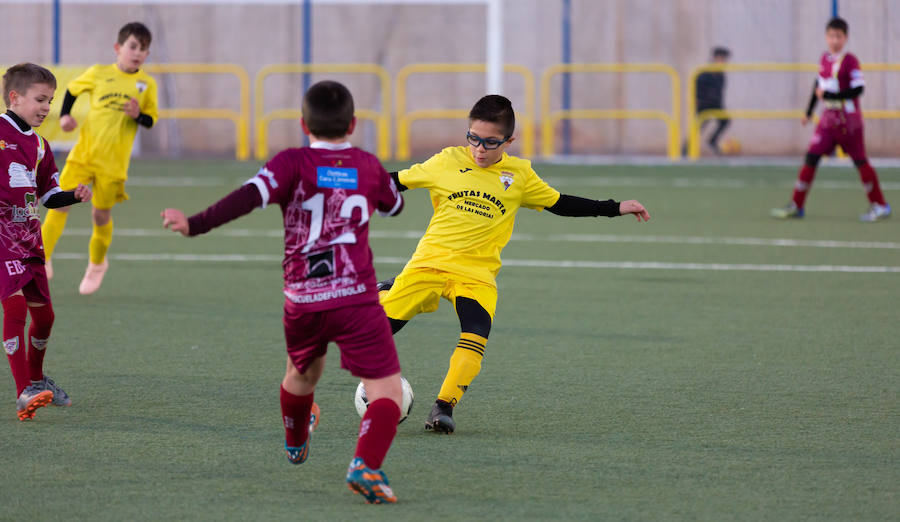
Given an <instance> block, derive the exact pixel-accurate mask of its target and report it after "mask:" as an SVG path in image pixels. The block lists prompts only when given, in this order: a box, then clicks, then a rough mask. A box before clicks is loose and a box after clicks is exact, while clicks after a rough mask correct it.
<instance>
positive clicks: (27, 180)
mask: <svg viewBox="0 0 900 522" xmlns="http://www.w3.org/2000/svg"><path fill="white" fill-rule="evenodd" d="M9 187H10V188H23V187H24V188H34V187H37V182H36V181H35V175H34V171H33V170H30V169H28V168H26V167H25V165H22V164H21V163H16V162H15V161H14V162H12V163H10V164H9Z"/></svg>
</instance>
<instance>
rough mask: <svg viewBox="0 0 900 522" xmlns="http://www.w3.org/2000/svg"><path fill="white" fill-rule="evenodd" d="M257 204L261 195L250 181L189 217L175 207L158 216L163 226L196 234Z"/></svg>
mask: <svg viewBox="0 0 900 522" xmlns="http://www.w3.org/2000/svg"><path fill="white" fill-rule="evenodd" d="M259 206H262V196H260V194H259V189H258V188H256V185H254V184H252V183H250V184H246V185H242V186H241V187H240V188H239V189H237V190H235V191H233V192H232V193H231V194H228V195H227V196H225V197H224V198H222V199H220V200H219V201H217V202H216V203H214V204H212V205H211V206H210V207H209V208H207V209H206V210H204V211H203V212H198V213H197V214H194V215H193V216H191V217H189V218H188V217H185V215H184V212H182V211H180V210H178V209H177V208H167V209H165V210H163V211H162V212H161V213H160V216H161V217H162V218H163V228H169V229H171V230H172V231H173V232H180V233H181V234H182V235H184V236H196V235H200V234H205V233H207V232H209V231H210V230H212V229H214V228H216V227H218V226H221V225H224V224H225V223H228V222H229V221H232V220H235V219H237V218H239V217H241V216H243V215H246V214H249V213H250V212H252V211H253V209H254V208H256V207H259Z"/></svg>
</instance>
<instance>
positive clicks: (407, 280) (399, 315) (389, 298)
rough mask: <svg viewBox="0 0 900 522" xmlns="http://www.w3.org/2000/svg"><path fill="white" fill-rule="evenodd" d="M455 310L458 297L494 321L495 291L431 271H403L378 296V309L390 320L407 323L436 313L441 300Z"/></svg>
mask: <svg viewBox="0 0 900 522" xmlns="http://www.w3.org/2000/svg"><path fill="white" fill-rule="evenodd" d="M442 297H443V298H444V299H447V300H448V301H450V302H451V303H453V306H454V308H455V307H456V298H457V297H467V298H469V299H474V300H475V301H477V302H478V304H480V305H481V306H482V307H483V308H484V309H485V310H487V312H488V313H489V314H490V315H491V320H493V319H494V312H495V311H496V310H497V287H495V286H493V285H489V284H487V283H484V282H481V281H477V280H475V279H471V278H468V277H465V276H461V275H458V274H451V273H449V272H444V271H442V270H435V269H432V268H405V269H403V271H402V272H400V275H398V276H397V278H396V279H394V286H392V287H391V289H390V290H388V291H387V292H382V294H381V306H383V307H384V311H385V313H386V314H387V316H388V317H390V318H391V319H399V320H402V321H409V320H410V319H412V318H413V317H415V316H416V315H418V314H421V313H431V312H434V311H435V310H437V309H438V305H439V304H440V301H441V298H442Z"/></svg>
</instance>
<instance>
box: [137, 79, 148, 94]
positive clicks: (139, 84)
mask: <svg viewBox="0 0 900 522" xmlns="http://www.w3.org/2000/svg"><path fill="white" fill-rule="evenodd" d="M135 85H136V86H137V90H138V92H144V91H146V90H147V82H142V81H140V80H138V81H137V82H136V83H135Z"/></svg>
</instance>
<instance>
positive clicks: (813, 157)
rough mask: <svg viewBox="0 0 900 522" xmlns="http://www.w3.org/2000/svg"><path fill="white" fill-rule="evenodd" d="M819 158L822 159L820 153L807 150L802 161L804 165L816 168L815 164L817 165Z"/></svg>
mask: <svg viewBox="0 0 900 522" xmlns="http://www.w3.org/2000/svg"><path fill="white" fill-rule="evenodd" d="M820 159H822V155H821V154H813V153H811V152H807V153H806V159H805V160H804V163H805V164H806V166H808V167H812V168H816V166H818V165H819V160H820Z"/></svg>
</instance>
